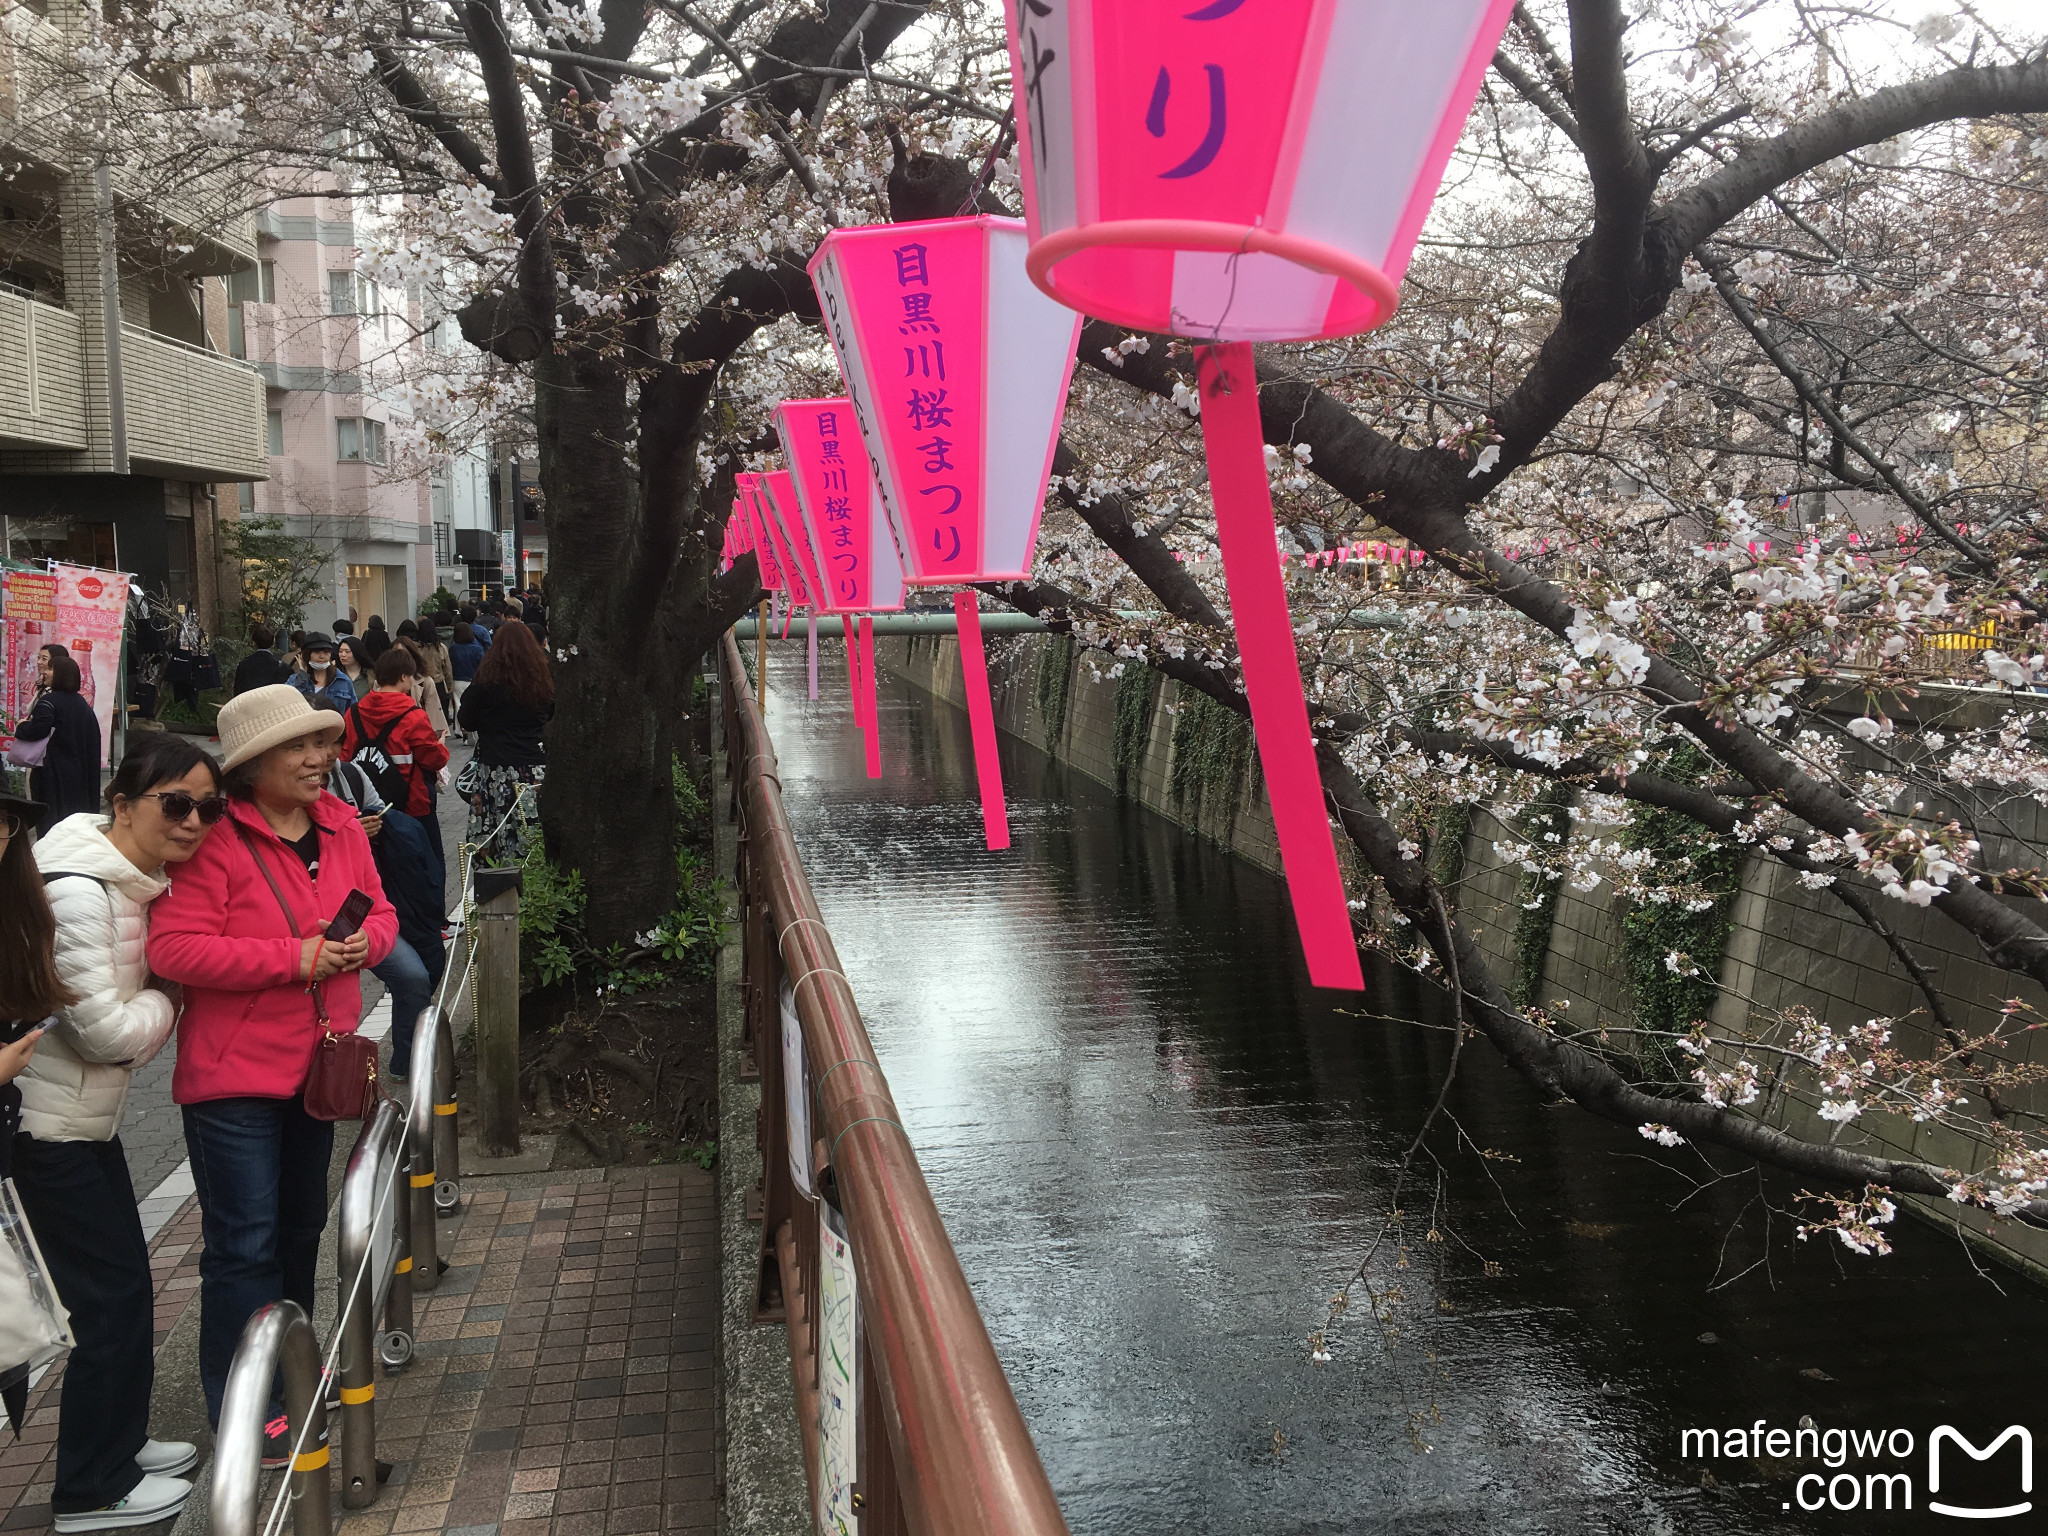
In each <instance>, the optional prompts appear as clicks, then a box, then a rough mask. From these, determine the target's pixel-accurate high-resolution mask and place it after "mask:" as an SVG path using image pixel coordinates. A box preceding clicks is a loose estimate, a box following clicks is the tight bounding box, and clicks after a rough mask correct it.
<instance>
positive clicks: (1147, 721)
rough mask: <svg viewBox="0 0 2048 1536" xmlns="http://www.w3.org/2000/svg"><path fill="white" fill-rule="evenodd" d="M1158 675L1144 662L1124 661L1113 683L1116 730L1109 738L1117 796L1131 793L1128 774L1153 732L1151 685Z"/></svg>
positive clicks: (1136, 763)
mask: <svg viewBox="0 0 2048 1536" xmlns="http://www.w3.org/2000/svg"><path fill="white" fill-rule="evenodd" d="M1156 675H1157V674H1155V673H1154V672H1153V670H1152V669H1151V668H1150V667H1148V666H1146V665H1145V664H1144V663H1143V662H1138V661H1126V662H1125V663H1124V670H1123V675H1122V676H1120V677H1119V678H1118V679H1117V680H1116V728H1115V730H1114V732H1113V733H1112V735H1111V736H1110V760H1111V761H1112V762H1113V763H1115V765H1116V792H1117V793H1118V794H1120V795H1122V794H1128V793H1129V792H1130V781H1131V774H1132V773H1133V771H1135V770H1136V768H1137V766H1138V758H1139V757H1140V756H1141V755H1142V754H1143V753H1144V750H1145V740H1146V738H1147V737H1148V736H1150V735H1151V731H1152V682H1153V679H1154V677H1155V676H1156Z"/></svg>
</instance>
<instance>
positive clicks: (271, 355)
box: [227, 182, 494, 627]
mask: <svg viewBox="0 0 2048 1536" xmlns="http://www.w3.org/2000/svg"><path fill="white" fill-rule="evenodd" d="M376 216H377V210H376V207H375V205H374V203H373V202H372V201H371V200H369V199H366V198H363V197H360V196H358V195H355V194H352V193H350V192H349V191H348V190H346V189H345V188H343V187H342V186H341V185H340V184H339V183H338V182H336V183H333V184H331V185H330V186H329V187H328V188H327V189H325V190H322V191H320V192H318V193H316V194H310V195H304V196H296V197H286V198H281V199H279V200H277V201H275V202H273V203H271V204H270V205H269V206H268V207H266V208H265V209H264V210H263V211H262V212H261V213H260V214H259V215H258V216H257V219H256V247H257V260H256V262H255V264H254V265H253V266H252V267H251V268H250V269H249V270H248V271H246V272H242V273H239V274H237V275H235V276H234V277H233V278H231V279H230V280H229V282H228V287H227V301H228V310H227V325H228V336H229V350H230V351H231V352H233V353H234V354H235V355H236V356H238V357H243V358H246V359H248V360H249V362H251V363H252V364H254V365H255V367H256V369H257V371H258V372H259V373H260V374H261V375H262V377H263V381H264V383H265V385H266V386H267V391H266V399H265V402H264V409H265V417H264V437H265V449H266V454H267V459H268V467H269V476H268V478H267V479H266V480H265V481H263V482H262V483H260V484H256V483H251V484H249V485H246V486H244V487H243V488H242V493H241V499H240V506H241V510H242V511H244V512H247V513H252V514H256V515H260V516H264V517H274V518H277V519H279V520H280V521H281V522H282V523H283V525H284V528H285V530H286V531H287V532H289V533H292V534H294V535H297V536H299V537H303V538H307V539H310V540H312V541H314V542H315V543H316V544H318V545H321V546H322V547H325V548H328V549H331V550H332V556H331V559H330V562H329V565H328V567H327V571H328V590H329V593H330V595H331V599H332V608H331V611H330V610H329V609H328V608H327V607H326V606H324V605H323V604H322V603H319V602H316V603H315V605H314V607H313V609H312V610H311V612H310V613H309V615H308V617H309V618H310V619H313V620H316V621H319V622H323V623H324V622H327V621H329V620H330V619H331V618H333V617H345V618H353V619H354V620H355V621H356V622H357V623H358V624H361V623H362V622H364V621H365V620H367V619H368V618H369V617H370V616H371V615H372V614H379V615H382V616H383V618H384V619H385V621H386V622H387V623H388V624H390V625H391V626H393V627H395V626H396V625H397V623H398V621H399V620H400V619H402V618H404V617H405V616H407V615H408V614H412V613H415V612H417V611H418V608H419V604H420V601H421V599H423V598H425V597H427V596H428V595H429V594H431V593H432V592H433V591H434V589H435V588H436V587H437V586H447V587H448V588H449V589H450V590H451V591H454V592H457V593H458V594H459V593H462V592H463V591H465V590H466V589H467V588H468V587H469V586H470V574H469V569H468V567H467V566H466V565H465V563H464V560H463V551H464V549H465V548H466V547H467V545H468V544H469V543H470V542H471V538H466V537H465V530H474V529H488V528H491V527H493V525H494V517H493V511H492V490H491V468H490V462H489V458H488V454H487V452H486V450H485V449H484V448H483V447H482V446H481V445H479V446H477V447H476V448H474V449H472V450H470V451H468V452H465V453H461V454H457V455H455V456H454V457H453V458H452V459H451V460H449V461H448V462H446V463H444V464H440V465H438V466H428V465H426V464H424V463H421V462H417V461H413V462H402V456H401V455H400V453H399V451H398V437H399V434H400V432H401V430H402V429H403V428H404V427H405V426H406V425H407V423H408V420H409V417H408V414H407V411H406V407H405V404H404V401H403V397H402V394H401V392H400V391H399V389H398V387H397V386H398V382H399V380H400V379H401V378H402V376H403V375H404V373H405V372H406V371H407V370H408V369H409V368H417V367H420V366H423V365H427V366H431V363H432V361H433V359H432V356H431V354H435V353H443V352H453V351H455V350H456V349H458V348H466V347H467V346H468V343H467V342H465V341H463V340H462V338H461V336H460V334H459V332H458V331H457V328H456V325H455V322H454V320H453V319H452V318H449V317H447V316H445V315H443V314H442V313H441V312H440V310H439V308H438V307H437V306H436V305H435V303H434V301H433V295H430V294H422V293H408V292H406V291H404V290H402V289H393V288H389V287H384V286H381V285H379V284H378V283H377V282H375V281H374V280H373V279H372V278H371V277H369V276H368V275H367V274H366V273H364V272H363V271H362V270H360V266H361V240H362V236H363V227H362V222H361V221H363V220H368V219H374V218H375V217H376ZM471 537H473V536H471Z"/></svg>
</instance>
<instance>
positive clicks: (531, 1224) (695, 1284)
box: [0, 1167, 718, 1536]
mask: <svg viewBox="0 0 2048 1536" xmlns="http://www.w3.org/2000/svg"><path fill="white" fill-rule="evenodd" d="M478 1183H488V1184H491V1185H493V1186H495V1187H492V1188H476V1187H474V1186H475V1185H476V1184H478ZM465 1195H466V1199H467V1206H466V1208H465V1210H464V1211H463V1213H462V1215H461V1216H460V1217H458V1218H457V1219H456V1220H455V1221H453V1222H448V1223H444V1224H443V1226H442V1240H443V1243H444V1245H445V1246H446V1248H447V1258H448V1261H449V1269H448V1272H447V1274H446V1275H444V1276H443V1277H442V1280H441V1284H440V1286H439V1287H438V1288H437V1289H436V1290H435V1291H434V1292H433V1293H432V1294H431V1295H427V1296H423V1297H420V1298H418V1299H417V1301H416V1304H415V1307H416V1310H415V1323H416V1326H417V1329H418V1334H417V1337H418V1340H419V1349H418V1353H417V1356H416V1358H415V1359H414V1361H413V1363H412V1364H411V1365H410V1366H409V1367H408V1368H407V1369H406V1370H405V1371H403V1372H402V1373H400V1374H399V1375H397V1376H388V1375H387V1376H385V1377H383V1378H382V1379H381V1380H380V1382H379V1384H378V1396H377V1405H378V1424H377V1434H378V1445H377V1450H378V1454H379V1456H380V1457H382V1458H383V1459H384V1460H386V1461H391V1462H394V1463H396V1469H395V1470H394V1471H393V1473H392V1477H391V1482H390V1484H389V1485H387V1486H386V1487H385V1488H384V1490H383V1491H382V1494H381V1496H380V1497H379V1499H378V1501H377V1503H376V1504H374V1505H372V1506H371V1507H370V1508H368V1509H365V1510H360V1511H355V1512H344V1511H342V1510H341V1509H340V1505H339V1494H338V1493H337V1495H336V1508H335V1517H336V1521H337V1525H336V1530H337V1536H406V1533H414V1532H427V1531H444V1530H445V1531H455V1532H459V1533H460V1536H664V1533H670V1532H699V1531H701V1532H712V1531H715V1530H717V1528H718V1519H717V1510H718V1505H717V1490H716V1487H715V1482H714V1472H713V1451H714V1445H713V1437H714V1426H715V1411H716V1410H715V1394H714V1389H713V1385H712V1358H713V1346H712V1336H713V1333H714V1331H715V1329H716V1326H717V1305H718V1281H717V1273H718V1225H717V1198H716V1191H715V1187H714V1184H713V1181H712V1178H711V1176H710V1175H709V1174H706V1173H703V1172H700V1171H699V1170H697V1169H695V1168H690V1167H656V1168H634V1169H611V1170H605V1169H591V1170H588V1171H584V1172H580V1173H574V1174H565V1173H548V1174H534V1175H530V1176H510V1177H502V1178H495V1179H486V1180H476V1181H472V1182H471V1185H470V1186H467V1187H466V1188H465ZM199 1253H200V1242H199V1214H198V1210H197V1208H196V1207H195V1206H194V1205H193V1204H191V1203H190V1202H187V1203H186V1205H185V1206H184V1208H183V1209H182V1210H181V1211H180V1213H179V1214H178V1215H177V1217H176V1218H175V1219H174V1220H172V1221H171V1222H170V1223H169V1225H167V1226H166V1227H165V1229H164V1230H163V1232H162V1233H160V1234H159V1235H158V1237H157V1238H156V1240H155V1242H154V1243H153V1244H152V1254H153V1264H154V1269H155V1274H156V1280H157V1318H156V1325H157V1342H158V1345H159V1348H160V1349H161V1347H162V1346H163V1345H164V1343H165V1342H166V1341H167V1340H168V1339H170V1337H171V1335H172V1333H173V1330H174V1329H176V1330H177V1331H178V1332H179V1333H180V1334H188V1333H189V1332H190V1331H191V1329H190V1324H191V1323H192V1322H196V1312H193V1313H192V1314H191V1316H190V1317H189V1318H188V1317H187V1311H188V1308H191V1306H192V1304H193V1303H194V1302H195V1301H196V1299H197V1297H198V1287H199V1267H198V1266H199ZM181 1320H185V1321H186V1323H187V1326H186V1327H185V1328H178V1325H179V1323H180V1321H181ZM62 1383H63V1367H62V1366H61V1365H59V1366H58V1367H56V1368H55V1369H53V1370H52V1371H51V1372H50V1374H49V1376H48V1377H47V1378H46V1379H45V1380H44V1381H43V1383H42V1384H41V1385H40V1386H39V1387H38V1388H37V1389H36V1391H35V1392H34V1393H32V1394H31V1396H30V1399H29V1423H28V1427H27V1429H26V1430H25V1431H24V1432H23V1434H22V1437H21V1439H20V1441H19V1442H18V1443H13V1442H10V1443H8V1444H6V1445H5V1446H4V1447H0V1531H35V1530H43V1529H46V1528H47V1527H48V1525H49V1519H50V1510H49V1498H50V1487H51V1480H52V1478H53V1477H54V1474H55V1453H56V1437H57V1393H58V1391H59V1389H60V1388H61V1386H62ZM269 1483H270V1489H269V1490H268V1491H270V1492H274V1489H275V1484H276V1480H275V1479H274V1478H273V1479H270V1480H269ZM337 1485H338V1480H337ZM198 1497H203V1490H202V1493H201V1494H200V1495H195V1498H198ZM181 1524H182V1526H183V1528H185V1529H187V1530H191V1529H204V1522H203V1520H202V1521H198V1522H195V1521H194V1520H192V1519H191V1517H190V1516H189V1515H188V1517H187V1519H186V1520H185V1521H184V1522H181Z"/></svg>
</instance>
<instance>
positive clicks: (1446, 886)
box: [1429, 801, 1472, 911]
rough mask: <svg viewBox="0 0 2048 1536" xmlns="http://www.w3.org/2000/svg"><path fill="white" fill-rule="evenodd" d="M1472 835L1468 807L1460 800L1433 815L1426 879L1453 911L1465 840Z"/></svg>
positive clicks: (1463, 874)
mask: <svg viewBox="0 0 2048 1536" xmlns="http://www.w3.org/2000/svg"><path fill="white" fill-rule="evenodd" d="M1471 835H1472V807H1471V805H1470V804H1469V803H1468V802H1465V801H1460V802H1459V803H1458V804H1456V805H1447V806H1445V807H1444V808H1443V809H1442V810H1441V811H1439V812H1437V817H1436V826H1435V828H1434V829H1433V830H1432V831H1431V833H1430V840H1429V878H1430V879H1431V880H1433V881H1435V882H1436V886H1437V889H1438V890H1440V891H1442V892H1443V893H1444V899H1445V900H1446V901H1448V902H1449V903H1450V905H1451V909H1452V910H1453V911H1456V910H1457V906H1458V887H1459V886H1460V885H1461V884H1462V883H1463V881H1464V879H1465V840H1466V839H1467V838H1468V837H1470V836H1471Z"/></svg>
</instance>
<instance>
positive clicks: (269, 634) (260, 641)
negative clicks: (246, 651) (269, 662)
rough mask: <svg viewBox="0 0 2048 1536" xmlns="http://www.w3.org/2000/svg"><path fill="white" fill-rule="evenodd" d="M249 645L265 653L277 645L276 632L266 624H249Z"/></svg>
mask: <svg viewBox="0 0 2048 1536" xmlns="http://www.w3.org/2000/svg"><path fill="white" fill-rule="evenodd" d="M249 643H250V644H251V645H253V646H255V647H256V649H257V650H259V651H267V650H269V649H270V648H271V647H272V646H273V645H275V644H277V631H276V630H274V629H272V628H271V627H270V626H269V625H268V624H251V625H250V626H249Z"/></svg>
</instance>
